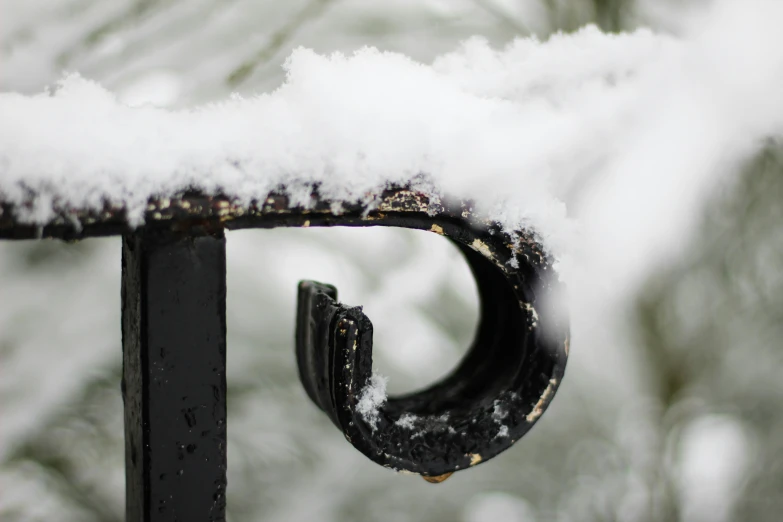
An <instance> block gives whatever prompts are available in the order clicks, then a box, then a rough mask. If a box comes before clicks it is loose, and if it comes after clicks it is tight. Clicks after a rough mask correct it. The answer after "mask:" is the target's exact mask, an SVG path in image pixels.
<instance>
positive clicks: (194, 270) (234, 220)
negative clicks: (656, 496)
mask: <svg viewBox="0 0 783 522" xmlns="http://www.w3.org/2000/svg"><path fill="white" fill-rule="evenodd" d="M51 208H52V209H53V213H52V215H51V218H50V219H48V220H47V221H46V222H45V223H43V224H42V223H41V222H40V220H39V221H35V222H27V221H24V220H23V219H20V216H24V215H25V210H29V209H20V208H18V207H14V206H12V205H10V204H2V203H0V209H2V214H0V239H31V238H43V237H46V238H60V239H65V240H78V239H81V238H86V237H94V236H108V235H121V236H122V241H123V247H122V307H123V309H122V336H123V380H122V390H123V397H124V401H125V437H126V492H127V501H126V502H127V520H129V521H133V522H136V521H145V522H149V521H155V522H163V521H173V520H188V521H200V520H224V519H225V498H226V497H225V488H226V393H225V392H226V373H225V370H226V306H225V304H226V262H225V236H224V231H225V230H226V229H240V228H274V227H316V226H392V227H404V228H411V229H420V230H427V231H431V232H433V233H436V234H439V235H442V236H445V237H447V238H449V239H450V240H452V241H453V242H454V243H455V244H456V245H457V246H458V247H459V248H460V249H461V250H462V252H463V253H464V255H465V258H466V260H467V261H468V263H469V265H470V267H471V270H472V272H473V274H474V277H475V278H476V282H477V286H478V290H479V296H480V299H481V308H480V310H481V319H480V324H479V327H478V331H477V336H476V339H475V341H474V343H473V345H472V347H471V348H470V350H469V352H468V354H467V355H466V356H465V358H464V359H463V361H462V362H461V363H460V365H459V366H458V367H457V369H455V370H454V371H453V372H452V373H451V374H450V375H448V376H447V377H445V378H444V379H443V380H442V381H440V382H438V383H436V384H434V385H433V386H431V387H429V388H427V389H425V390H421V391H419V392H415V393H413V394H409V395H406V396H403V397H391V398H388V399H386V398H385V397H380V398H378V397H376V396H375V395H373V392H374V390H373V377H372V324H371V323H370V321H369V319H368V318H367V317H366V316H365V315H364V314H363V313H362V311H361V308H360V307H349V306H346V305H343V304H340V303H338V302H337V294H336V289H335V288H334V287H331V286H329V285H325V284H321V283H315V282H303V283H302V284H300V290H299V307H298V321H297V332H296V353H297V360H298V363H299V371H300V377H301V380H302V383H303V385H304V387H305V389H306V391H307V393H308V395H309V396H310V398H311V399H312V400H313V402H314V403H315V404H316V405H317V406H318V407H320V408H321V409H322V410H323V411H324V412H325V413H326V414H327V415H328V416H329V418H330V419H331V420H332V421H333V422H334V424H335V425H336V426H337V427H338V428H339V429H340V430H341V431H342V432H343V433H344V434H345V437H346V439H347V440H348V441H349V442H350V443H351V444H353V445H354V446H355V447H356V448H357V449H358V450H359V451H361V452H362V453H363V454H365V455H366V456H367V457H368V458H370V459H371V460H373V461H375V462H376V463H378V464H381V465H383V466H385V467H388V468H392V469H395V470H397V471H402V472H410V473H415V474H419V475H422V476H423V477H424V478H425V479H427V480H428V481H430V482H439V481H442V480H445V478H447V477H448V476H449V475H450V474H451V473H453V472H455V471H458V470H461V469H465V468H469V467H471V466H475V465H477V464H479V463H481V462H485V461H487V460H488V459H490V458H492V457H494V456H496V455H497V454H499V453H501V452H502V451H504V450H506V449H507V448H509V447H510V446H511V445H512V444H513V443H514V442H516V441H517V440H519V439H520V438H521V437H522V436H523V435H524V434H525V433H526V432H527V431H528V430H529V429H530V428H531V427H532V426H533V425H534V424H535V422H536V421H537V420H538V419H539V418H540V416H541V415H542V414H543V412H544V410H545V409H546V408H547V406H548V405H549V403H550V402H551V400H552V398H553V397H554V395H555V392H556V391H557V388H558V386H559V385H560V383H561V380H562V378H563V374H564V371H565V364H566V359H567V357H568V342H569V337H568V335H569V334H568V326H567V324H565V319H564V315H563V314H562V313H560V311H558V310H556V306H557V302H558V301H557V300H556V299H548V298H547V297H548V294H549V293H550V292H551V291H552V290H554V289H555V286H556V285H557V284H558V283H557V281H556V278H555V277H550V276H554V274H553V273H552V270H551V264H550V260H549V258H548V257H547V255H546V254H545V252H544V249H543V248H542V246H541V245H540V244H538V243H537V242H536V240H535V239H534V238H533V236H532V235H531V234H529V233H528V232H526V231H516V232H514V233H509V232H507V231H504V230H503V229H502V227H501V226H499V225H498V224H496V223H493V222H490V221H487V220H483V219H481V218H480V217H479V216H476V215H475V214H474V212H473V208H472V206H471V204H470V203H465V202H461V203H448V202H444V201H441V200H440V199H439V198H436V197H432V196H430V195H427V194H424V193H422V192H418V191H415V190H410V189H407V188H394V189H389V190H386V191H384V192H382V193H380V194H378V195H376V196H375V197H368V198H366V199H365V200H363V201H362V202H353V203H351V202H336V201H330V200H328V199H325V198H322V197H320V196H319V195H318V191H317V190H313V192H312V196H311V200H310V201H309V202H305V204H302V203H301V202H299V203H294V202H292V201H291V199H290V198H289V197H288V196H287V195H286V194H285V191H280V192H277V193H271V194H269V195H268V196H267V197H266V198H264V199H263V200H254V201H250V202H241V201H239V200H238V199H235V198H230V197H224V196H207V195H203V194H198V193H183V194H179V195H177V196H176V197H158V198H152V199H150V200H149V203H148V205H147V208H146V210H145V212H144V214H143V216H141V217H139V216H136V218H135V220H134V219H132V218H133V216H129V215H128V213H127V212H126V210H125V209H124V208H122V207H121V206H111V205H106V206H104V208H102V209H99V210H96V209H94V208H93V209H74V208H68V207H67V206H63V207H58V205H57V202H53V205H52V207H51ZM131 223H133V225H132V224H131ZM134 225H135V226H134Z"/></svg>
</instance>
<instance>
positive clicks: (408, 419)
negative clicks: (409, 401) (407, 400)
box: [394, 413, 416, 430]
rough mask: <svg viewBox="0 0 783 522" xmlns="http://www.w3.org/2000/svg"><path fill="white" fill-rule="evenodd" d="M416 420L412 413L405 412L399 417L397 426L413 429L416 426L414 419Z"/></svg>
mask: <svg viewBox="0 0 783 522" xmlns="http://www.w3.org/2000/svg"><path fill="white" fill-rule="evenodd" d="M415 420H416V416H415V415H413V414H411V413H404V414H403V415H402V416H401V417H400V418H399V419H397V422H395V423H394V424H396V425H397V426H400V427H403V428H407V429H409V430H412V429H413V428H414V424H413V421H415Z"/></svg>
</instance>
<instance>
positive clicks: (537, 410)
mask: <svg viewBox="0 0 783 522" xmlns="http://www.w3.org/2000/svg"><path fill="white" fill-rule="evenodd" d="M556 385H557V379H550V380H549V386H547V387H546V390H544V393H543V394H542V395H541V398H540V399H538V402H537V403H536V405H535V406H534V407H533V411H531V412H530V413H528V414H527V416H526V417H525V419H527V421H528V422H535V421H536V420H537V419H538V418H539V417H540V416H541V414H543V413H544V406H545V405H546V402H547V401H548V400H549V397H551V396H552V394H553V393H554V391H555V386H556Z"/></svg>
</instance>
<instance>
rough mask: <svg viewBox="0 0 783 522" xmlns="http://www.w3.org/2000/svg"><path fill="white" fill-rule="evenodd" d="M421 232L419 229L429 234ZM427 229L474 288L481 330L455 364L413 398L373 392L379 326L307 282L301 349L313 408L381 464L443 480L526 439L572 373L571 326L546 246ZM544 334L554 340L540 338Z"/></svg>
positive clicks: (332, 292) (453, 226)
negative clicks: (454, 250) (444, 241)
mask: <svg viewBox="0 0 783 522" xmlns="http://www.w3.org/2000/svg"><path fill="white" fill-rule="evenodd" d="M421 228H423V227H421ZM430 230H433V231H436V232H437V233H439V234H441V235H445V236H447V237H449V238H450V239H452V240H453V241H454V242H455V243H456V244H457V246H458V247H459V248H460V249H461V250H462V252H463V254H464V255H465V258H466V259H467V261H468V263H469V265H470V268H471V270H472V272H473V275H474V277H475V279H476V283H477V286H478V291H479V296H480V300H481V305H480V323H479V327H478V331H477V335H476V338H475V340H474V342H473V345H472V346H471V348H470V349H469V351H468V353H467V354H466V356H465V357H464V358H463V360H462V361H461V363H460V364H459V365H458V367H457V368H456V369H455V370H454V371H453V372H452V373H451V374H449V375H448V376H446V377H445V378H444V379H442V380H441V381H440V382H438V383H436V384H434V385H432V386H430V387H428V388H426V389H423V390H420V391H417V392H414V393H411V394H408V395H403V396H398V397H390V398H388V400H386V401H385V402H382V403H380V404H379V403H378V401H373V400H371V399H372V398H373V396H372V386H373V380H372V331H373V330H372V323H371V322H370V320H369V319H368V318H367V316H366V315H365V314H364V313H363V312H362V309H361V307H351V306H348V305H345V304H342V303H339V302H338V300H337V290H336V289H335V287H333V286H331V285H326V284H321V283H317V282H313V281H303V282H301V283H300V285H299V301H298V313H297V333H296V353H297V361H298V364H299V372H300V377H301V380H302V382H303V384H304V387H305V389H306V390H307V393H308V395H309V396H310V398H311V399H312V400H313V402H314V403H315V404H316V405H318V407H319V408H321V409H322V410H323V411H324V412H325V413H326V414H327V415H328V416H329V418H330V419H331V420H332V422H333V423H334V424H335V425H336V426H337V427H338V429H340V430H341V431H342V432H343V433H344V434H345V437H346V439H347V440H348V441H349V442H350V443H351V444H353V445H354V446H355V447H356V448H357V449H358V450H359V451H361V452H362V453H363V454H364V455H366V456H367V457H368V458H370V459H371V460H373V461H374V462H376V463H378V464H380V465H382V466H385V467H388V468H392V469H394V470H397V471H406V472H412V473H416V474H419V475H422V476H424V477H425V479H426V480H427V481H428V482H434V483H438V482H442V481H443V480H445V479H446V478H448V477H449V476H450V475H451V474H452V473H453V472H455V471H458V470H461V469H466V468H469V467H471V466H475V465H477V464H479V463H481V462H486V461H487V460H489V459H491V458H493V457H494V456H496V455H498V454H499V453H501V452H502V451H504V450H506V449H508V448H509V447H510V446H511V445H512V444H513V443H514V442H516V441H518V440H519V439H520V438H521V437H522V436H523V435H524V434H525V433H527V431H528V430H529V429H530V428H531V427H532V426H533V424H535V422H536V421H537V420H538V419H539V418H540V417H541V415H542V414H543V413H544V411H545V410H546V408H547V406H548V405H549V403H550V402H551V400H552V398H553V397H554V395H555V392H556V391H557V388H558V386H559V384H560V382H561V379H562V377H563V374H564V371H565V364H566V359H567V355H568V354H567V349H568V329H567V327H566V326H565V325H563V324H559V323H558V321H560V320H561V319H559V318H560V317H561V316H562V314H559V313H557V312H556V310H554V308H553V306H554V300H551V299H541V297H542V296H541V294H542V293H546V292H548V291H549V290H551V286H552V285H553V284H556V283H555V282H553V281H552V280H551V279H550V278H548V277H546V275H547V274H549V273H551V272H552V270H551V266H550V265H549V261H548V259H547V258H546V257H545V256H544V255H542V254H541V253H540V252H541V250H540V246H539V245H537V243H535V242H534V241H532V240H529V239H526V236H520V237H521V238H522V239H521V240H519V239H518V240H517V241H516V242H514V241H512V240H511V239H510V238H509V237H508V236H507V235H505V234H504V233H501V232H498V231H494V233H488V232H487V233H481V232H478V231H476V230H475V229H472V228H470V227H468V226H463V225H462V224H460V223H459V222H455V221H453V220H449V221H446V220H444V221H442V222H440V223H434V224H433V225H432V227H431V228H430ZM542 330H545V331H546V332H547V334H546V335H544V334H543V331H542Z"/></svg>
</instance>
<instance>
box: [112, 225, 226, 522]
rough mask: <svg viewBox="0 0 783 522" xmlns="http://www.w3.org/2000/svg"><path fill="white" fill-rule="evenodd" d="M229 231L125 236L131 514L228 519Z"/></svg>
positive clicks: (147, 519)
mask: <svg viewBox="0 0 783 522" xmlns="http://www.w3.org/2000/svg"><path fill="white" fill-rule="evenodd" d="M225 248H226V244H225V239H224V237H223V234H222V231H221V232H218V233H216V234H214V235H206V236H199V237H189V236H182V235H176V236H175V235H172V234H168V233H166V234H157V233H137V234H133V235H129V236H126V237H124V238H123V246H122V304H123V313H122V336H123V397H124V400H125V437H126V459H125V462H126V494H127V499H126V506H127V514H126V520H128V522H174V521H180V522H200V521H204V522H206V521H222V520H225V504H226V500H225V488H226V340H225V339H226V315H225V314H226V308H225V307H226V264H225V256H226V253H225Z"/></svg>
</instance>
